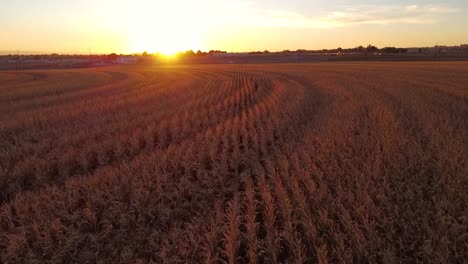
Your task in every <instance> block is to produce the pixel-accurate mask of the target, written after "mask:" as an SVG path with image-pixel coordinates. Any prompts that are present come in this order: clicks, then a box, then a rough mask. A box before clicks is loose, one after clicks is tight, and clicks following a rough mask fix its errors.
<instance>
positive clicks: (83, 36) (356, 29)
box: [0, 0, 468, 53]
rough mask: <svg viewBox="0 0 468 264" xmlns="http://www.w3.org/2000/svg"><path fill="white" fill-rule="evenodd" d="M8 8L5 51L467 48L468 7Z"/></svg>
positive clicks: (451, 3) (361, 2) (334, 2)
mask: <svg viewBox="0 0 468 264" xmlns="http://www.w3.org/2000/svg"><path fill="white" fill-rule="evenodd" d="M0 2H1V4H0V29H1V31H0V51H11V50H16V49H20V50H23V51H38V52H39V51H40V52H48V53H49V52H58V53H88V52H89V49H91V50H92V52H93V53H110V52H117V53H131V52H141V51H143V50H147V51H150V52H155V51H163V52H166V53H170V52H174V51H176V50H187V49H194V50H197V49H202V50H209V49H223V50H227V51H231V50H234V51H251V50H264V49H268V50H272V51H275V50H283V49H291V50H295V49H299V48H303V49H321V48H336V47H339V46H340V47H354V46H358V45H366V44H373V45H377V46H379V47H383V46H405V47H409V46H434V45H435V44H436V43H438V44H439V45H459V44H462V43H468V1H467V0H448V1H447V0H446V1H441V0H435V1H433V2H428V1H422V0H414V1H399V0H393V1H392V0H376V1H370V0H354V1H340V0H327V1H314V0H308V1H307V0H288V1H280V0H250V1H249V0H246V1H244V0H240V1H226V0H198V1H189V0H171V1H159V0H153V1H151V0H132V1H124V0H100V1H95V0H42V1H39V0H29V1H28V0H14V1H13V0H0Z"/></svg>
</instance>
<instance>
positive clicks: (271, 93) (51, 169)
mask: <svg viewBox="0 0 468 264" xmlns="http://www.w3.org/2000/svg"><path fill="white" fill-rule="evenodd" d="M467 139H468V63H466V62H420V63H418V62H401V63H396V62H394V63H392V62H387V63H370V62H367V63H366V62H362V63H359V62H350V63H313V64H265V65H262V64H259V65H253V64H251V65H247V64H246V65H240V64H232V65H173V66H163V65H160V66H155V65H153V66H151V65H140V66H115V67H101V68H85V69H62V70H28V71H2V72H0V194H1V195H0V204H1V208H0V262H1V263H415V262H420V263H464V262H465V263H466V261H468V206H467V205H468V163H467V162H468V160H467V157H468V140H467Z"/></svg>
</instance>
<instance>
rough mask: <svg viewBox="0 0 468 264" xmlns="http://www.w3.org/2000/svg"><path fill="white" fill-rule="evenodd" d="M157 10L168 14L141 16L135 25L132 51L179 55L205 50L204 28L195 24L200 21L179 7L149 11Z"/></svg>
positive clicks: (167, 6)
mask: <svg viewBox="0 0 468 264" xmlns="http://www.w3.org/2000/svg"><path fill="white" fill-rule="evenodd" d="M156 7H157V9H159V10H166V11H165V12H163V13H158V14H157V15H154V14H150V13H148V14H141V13H139V15H138V17H137V18H135V20H134V21H133V23H132V29H131V32H132V35H133V36H132V43H133V44H132V47H131V48H132V50H133V51H134V52H143V51H147V52H149V53H156V52H159V53H162V54H164V55H173V54H175V53H176V52H178V51H186V50H195V51H196V50H198V49H202V43H201V39H202V36H201V35H202V32H201V31H200V28H201V27H200V25H197V24H196V23H194V21H196V20H194V18H193V17H192V15H191V13H184V12H181V10H180V8H179V7H177V6H174V5H173V4H170V3H167V2H166V3H165V4H161V3H159V4H158V5H157V6H155V7H153V8H148V10H154V9H155V8H156ZM172 11H173V12H172ZM150 12H151V11H150ZM144 13H145V12H144ZM174 14H176V15H174Z"/></svg>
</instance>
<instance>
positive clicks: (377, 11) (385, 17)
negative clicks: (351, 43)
mask: <svg viewBox="0 0 468 264" xmlns="http://www.w3.org/2000/svg"><path fill="white" fill-rule="evenodd" d="M236 7H237V8H236ZM239 7H240V8H239ZM460 11H461V10H460V9H459V8H456V7H453V6H448V5H435V4H428V5H404V6H396V5H393V6H390V5H384V6H379V5H364V6H353V7H342V8H338V10H335V11H330V12H325V13H320V14H301V13H299V12H292V11H284V10H271V9H270V10H256V9H255V8H252V7H251V6H250V3H249V2H243V3H242V4H239V3H238V4H237V6H234V7H231V8H230V9H229V14H231V15H227V16H228V21H229V22H230V23H232V24H236V25H244V26H250V27H283V28H335V27H347V26H353V25H365V24H367V25H369V24H371V25H390V24H428V25H429V24H436V23H438V22H439V21H440V20H441V19H443V16H446V15H449V14H450V13H456V12H460Z"/></svg>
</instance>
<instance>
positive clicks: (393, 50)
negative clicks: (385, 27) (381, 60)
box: [249, 45, 408, 54]
mask: <svg viewBox="0 0 468 264" xmlns="http://www.w3.org/2000/svg"><path fill="white" fill-rule="evenodd" d="M407 51H408V50H407V49H404V48H396V47H385V48H381V49H379V48H377V47H376V46H373V45H368V46H367V47H364V46H358V47H355V48H348V49H343V48H341V47H339V48H336V49H321V50H306V49H298V50H295V51H292V50H283V51H280V52H276V53H281V54H297V53H357V52H359V53H374V52H381V53H406V52H407ZM270 53H271V52H270V51H268V50H265V51H252V52H249V54H270Z"/></svg>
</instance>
